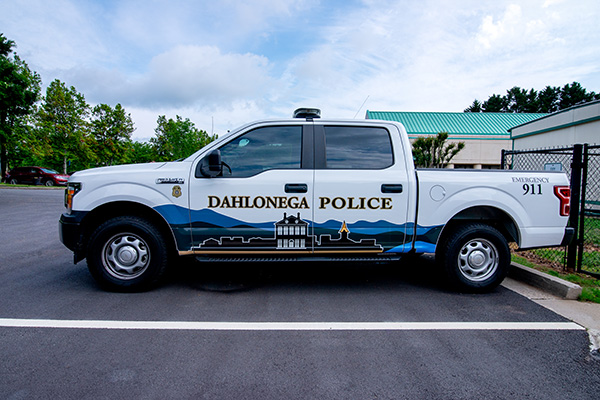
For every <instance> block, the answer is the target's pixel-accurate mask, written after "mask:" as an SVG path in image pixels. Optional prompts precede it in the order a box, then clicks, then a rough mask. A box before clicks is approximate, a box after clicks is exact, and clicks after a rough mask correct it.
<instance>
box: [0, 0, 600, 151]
mask: <svg viewBox="0 0 600 400" xmlns="http://www.w3.org/2000/svg"><path fill="white" fill-rule="evenodd" d="M598 21H600V1H598V0H564V1H563V0H526V1H515V0H513V1H504V0H494V1H487V0H448V1H444V0H420V1H408V0H404V1H385V0H380V1H375V0H363V1H358V0H345V1H341V0H340V1H338V0H332V1H318V0H293V1H292V0H256V1H253V0H245V1H233V0H221V1H219V0H212V1H204V0H195V1H194V0H189V1H185V0H181V1H178V0H172V1H158V0H143V1H138V0H97V1H92V0H0V32H1V33H3V34H4V36H5V37H7V38H8V39H10V40H13V41H14V42H15V43H16V48H15V52H16V53H17V54H18V55H19V56H20V57H21V58H22V59H23V60H25V62H27V64H28V65H29V67H30V68H31V69H33V70H34V71H36V72H38V73H39V74H40V76H41V78H42V85H43V90H44V91H45V88H46V87H47V86H48V85H49V84H50V83H51V82H52V81H53V80H55V79H59V80H61V81H62V82H64V83H66V84H67V86H74V87H75V88H76V89H77V91H79V92H80V93H82V94H83V95H84V96H85V98H86V101H87V102H88V103H89V104H91V105H95V104H100V103H105V104H109V105H111V106H114V105H116V104H117V103H120V104H121V105H122V106H123V107H124V108H125V110H126V111H127V112H128V113H130V114H131V117H132V119H133V121H134V123H135V126H136V131H135V132H134V134H133V138H134V139H136V140H148V139H149V138H150V137H152V136H154V129H155V128H156V120H157V118H158V116H159V115H166V116H167V118H175V116H176V115H179V116H181V117H183V118H189V119H190V120H191V121H192V122H194V123H195V125H196V127H197V128H199V129H202V130H205V131H207V132H208V133H216V134H220V133H225V132H227V131H228V130H232V129H235V128H236V127H238V126H239V125H242V124H244V123H246V122H251V121H254V120H259V119H264V118H287V117H291V115H292V112H293V110H294V109H296V108H298V107H317V108H320V109H321V110H322V115H323V117H324V118H349V119H352V118H360V119H362V118H364V117H365V113H366V110H376V111H452V112H460V111H463V110H464V109H465V108H467V107H468V106H469V105H471V104H472V102H473V100H475V99H479V100H481V101H483V100H487V98H488V97H489V96H491V95H492V94H501V95H503V94H505V93H506V90H507V89H510V88H512V87H513V86H519V87H521V88H525V89H530V88H534V89H536V90H541V89H543V88H544V87H546V86H547V85H550V86H563V85H565V84H567V83H572V82H574V81H576V82H579V83H581V84H582V86H583V87H584V88H586V89H587V90H588V91H594V92H597V93H598V92H600V28H599V27H598Z"/></svg>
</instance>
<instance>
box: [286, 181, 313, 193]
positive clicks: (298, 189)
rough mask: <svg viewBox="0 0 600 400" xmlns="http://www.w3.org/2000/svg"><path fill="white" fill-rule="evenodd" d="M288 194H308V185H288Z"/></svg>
mask: <svg viewBox="0 0 600 400" xmlns="http://www.w3.org/2000/svg"><path fill="white" fill-rule="evenodd" d="M285 192H286V193H306V192H308V185H307V184H306V183H286V184H285Z"/></svg>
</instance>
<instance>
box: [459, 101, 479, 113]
mask: <svg viewBox="0 0 600 400" xmlns="http://www.w3.org/2000/svg"><path fill="white" fill-rule="evenodd" d="M464 111H465V112H473V113H478V112H482V111H483V107H482V104H481V102H480V101H479V100H477V99H475V100H473V104H471V105H470V106H469V107H467V108H465V110H464Z"/></svg>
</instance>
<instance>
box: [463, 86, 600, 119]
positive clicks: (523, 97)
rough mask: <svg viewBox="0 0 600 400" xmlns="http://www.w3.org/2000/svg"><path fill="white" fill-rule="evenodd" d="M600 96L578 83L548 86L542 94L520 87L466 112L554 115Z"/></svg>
mask: <svg viewBox="0 0 600 400" xmlns="http://www.w3.org/2000/svg"><path fill="white" fill-rule="evenodd" d="M598 99H600V94H598V93H594V92H588V91H587V90H586V89H585V88H583V87H582V86H581V84H580V83H578V82H573V83H572V84H566V85H565V86H563V87H562V88H560V87H552V86H546V87H545V88H544V90H542V91H541V92H537V91H536V90H534V89H529V90H525V89H521V88H520V87H518V86H515V87H513V88H512V89H509V90H507V91H506V95H504V96H500V95H498V94H493V95H492V96H490V97H489V98H488V99H487V100H486V101H484V102H483V103H481V102H479V100H475V101H473V104H472V105H471V106H469V107H468V108H466V109H465V110H464V111H465V112H511V113H520V112H524V113H552V112H555V111H559V110H564V109H566V108H569V107H572V106H574V105H576V104H579V103H582V102H587V101H592V100H598Z"/></svg>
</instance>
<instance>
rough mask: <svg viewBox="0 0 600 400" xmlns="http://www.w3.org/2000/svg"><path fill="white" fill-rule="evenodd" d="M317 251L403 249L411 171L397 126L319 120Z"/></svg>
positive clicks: (369, 251)
mask: <svg viewBox="0 0 600 400" xmlns="http://www.w3.org/2000/svg"><path fill="white" fill-rule="evenodd" d="M315 146H316V147H315V163H316V165H315V167H316V169H315V186H314V196H315V201H314V235H315V253H381V252H403V251H404V243H405V241H406V230H407V211H408V174H407V169H406V164H405V160H403V159H400V158H401V157H396V158H395V157H394V152H393V148H394V146H396V148H397V149H398V151H396V154H398V155H401V154H404V151H403V148H402V143H401V140H400V139H399V132H398V130H397V128H396V127H395V126H394V125H381V126H374V125H365V126H357V125H356V124H355V123H352V124H348V123H339V124H335V123H332V124H323V125H321V124H319V123H318V122H315Z"/></svg>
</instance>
